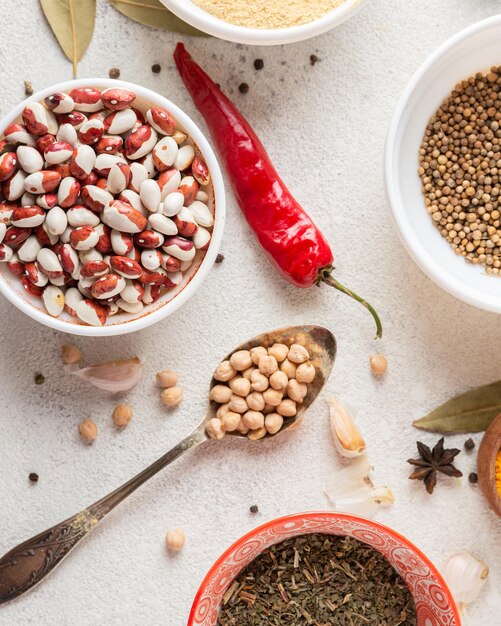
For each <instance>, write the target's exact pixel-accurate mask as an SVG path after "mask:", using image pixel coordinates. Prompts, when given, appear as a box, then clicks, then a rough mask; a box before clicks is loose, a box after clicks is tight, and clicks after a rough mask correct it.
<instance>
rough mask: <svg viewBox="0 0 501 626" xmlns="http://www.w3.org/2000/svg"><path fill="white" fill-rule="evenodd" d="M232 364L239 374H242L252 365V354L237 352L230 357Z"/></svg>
mask: <svg viewBox="0 0 501 626" xmlns="http://www.w3.org/2000/svg"><path fill="white" fill-rule="evenodd" d="M230 364H231V366H232V367H233V369H235V370H237V372H242V371H243V370H246V369H247V368H248V367H250V366H251V365H252V359H251V354H250V352H249V351H248V350H237V351H236V352H234V353H233V354H232V355H231V357H230Z"/></svg>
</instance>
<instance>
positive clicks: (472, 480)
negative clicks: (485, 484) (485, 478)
mask: <svg viewBox="0 0 501 626" xmlns="http://www.w3.org/2000/svg"><path fill="white" fill-rule="evenodd" d="M468 480H469V481H470V483H473V484H475V483H478V474H476V473H475V472H472V473H471V474H470V475H469V476H468Z"/></svg>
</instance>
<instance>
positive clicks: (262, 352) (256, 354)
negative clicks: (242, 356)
mask: <svg viewBox="0 0 501 626" xmlns="http://www.w3.org/2000/svg"><path fill="white" fill-rule="evenodd" d="M250 353H251V358H252V362H253V363H254V365H259V359H260V358H261V357H262V356H268V351H267V350H266V348H264V347H263V346H256V347H255V348H251V351H250Z"/></svg>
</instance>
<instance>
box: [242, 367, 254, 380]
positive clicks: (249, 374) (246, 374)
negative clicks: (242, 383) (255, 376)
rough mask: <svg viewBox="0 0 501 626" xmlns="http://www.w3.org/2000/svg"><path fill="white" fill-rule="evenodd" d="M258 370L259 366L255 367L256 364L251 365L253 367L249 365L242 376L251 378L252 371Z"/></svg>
mask: <svg viewBox="0 0 501 626" xmlns="http://www.w3.org/2000/svg"><path fill="white" fill-rule="evenodd" d="M256 370H257V367H254V365H251V367H248V368H247V369H246V370H244V371H243V372H242V376H243V377H244V378H247V380H250V377H251V375H252V372H255V371H256Z"/></svg>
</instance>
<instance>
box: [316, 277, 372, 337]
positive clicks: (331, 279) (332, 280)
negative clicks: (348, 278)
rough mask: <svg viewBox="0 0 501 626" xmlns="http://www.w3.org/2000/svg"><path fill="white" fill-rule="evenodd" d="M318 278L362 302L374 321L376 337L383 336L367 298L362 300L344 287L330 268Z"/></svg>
mask: <svg viewBox="0 0 501 626" xmlns="http://www.w3.org/2000/svg"><path fill="white" fill-rule="evenodd" d="M320 280H321V281H322V282H324V283H326V284H327V285H330V286H331V287H334V289H337V290H338V291H341V293H345V294H346V295H347V296H350V298H353V299H354V300H356V301H357V302H360V304H363V305H364V307H365V308H366V309H368V310H369V311H370V312H371V315H372V317H373V318H374V321H375V322H376V339H381V337H382V336H383V326H382V324H381V320H380V319H379V315H378V314H377V313H376V310H375V309H374V307H373V306H372V305H371V304H369V303H368V302H367V300H364V299H363V298H361V297H360V296H359V295H358V294H356V293H355V292H354V291H351V289H348V287H345V286H344V285H342V284H341V283H340V282H339V281H338V280H336V279H335V278H334V276H333V275H332V274H331V273H330V269H329V270H327V271H324V272H322V273H321V275H320Z"/></svg>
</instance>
